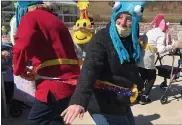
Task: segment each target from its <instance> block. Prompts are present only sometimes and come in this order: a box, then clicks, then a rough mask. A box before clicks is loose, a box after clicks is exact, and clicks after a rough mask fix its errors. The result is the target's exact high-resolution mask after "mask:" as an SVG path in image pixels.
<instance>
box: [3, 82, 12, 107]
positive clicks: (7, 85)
mask: <svg viewBox="0 0 182 125" xmlns="http://www.w3.org/2000/svg"><path fill="white" fill-rule="evenodd" d="M4 86H5V94H6V103H7V104H10V103H11V100H12V97H13V92H14V82H13V81H11V82H4Z"/></svg>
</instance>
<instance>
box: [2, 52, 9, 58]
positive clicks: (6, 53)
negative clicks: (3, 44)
mask: <svg viewBox="0 0 182 125" xmlns="http://www.w3.org/2000/svg"><path fill="white" fill-rule="evenodd" d="M8 56H10V53H9V52H8V51H6V50H4V51H1V57H2V58H3V59H7V57H8Z"/></svg>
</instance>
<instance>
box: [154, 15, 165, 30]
mask: <svg viewBox="0 0 182 125" xmlns="http://www.w3.org/2000/svg"><path fill="white" fill-rule="evenodd" d="M150 25H155V27H158V28H160V29H161V30H162V31H163V32H165V31H166V30H167V29H168V24H167V23H166V21H165V19H164V15H163V14H158V15H157V16H156V17H155V18H154V20H153V21H152V22H151V23H150Z"/></svg>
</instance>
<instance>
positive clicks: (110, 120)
mask: <svg viewBox="0 0 182 125" xmlns="http://www.w3.org/2000/svg"><path fill="white" fill-rule="evenodd" d="M111 108H112V107H111ZM90 115H91V116H92V118H93V120H94V121H95V123H96V125H135V120H134V117H133V113H132V111H131V109H130V111H129V112H128V113H127V114H126V115H124V116H114V115H108V114H90Z"/></svg>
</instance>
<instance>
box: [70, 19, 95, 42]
mask: <svg viewBox="0 0 182 125" xmlns="http://www.w3.org/2000/svg"><path fill="white" fill-rule="evenodd" d="M75 27H86V28H90V27H91V23H90V20H89V19H79V20H77V22H76V24H75ZM92 36H93V33H91V32H89V31H86V30H77V31H73V40H74V42H76V43H77V44H85V43H87V42H89V41H90V40H91V38H92Z"/></svg>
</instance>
